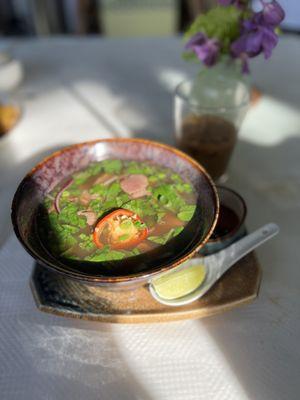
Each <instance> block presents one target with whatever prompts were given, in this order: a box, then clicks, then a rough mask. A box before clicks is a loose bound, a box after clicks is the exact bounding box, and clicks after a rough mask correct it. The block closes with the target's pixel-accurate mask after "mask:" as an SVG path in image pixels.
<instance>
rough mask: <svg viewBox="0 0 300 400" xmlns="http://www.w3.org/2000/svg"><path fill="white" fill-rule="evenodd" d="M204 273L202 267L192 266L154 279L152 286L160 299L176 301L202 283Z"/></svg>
mask: <svg viewBox="0 0 300 400" xmlns="http://www.w3.org/2000/svg"><path fill="white" fill-rule="evenodd" d="M205 271H206V268H205V266H204V265H201V264H196V265H192V266H190V267H188V268H186V269H182V270H179V271H175V272H173V273H170V274H166V275H164V276H162V277H159V278H157V279H154V280H153V281H152V286H153V288H154V289H155V291H156V293H157V294H158V296H160V297H161V298H162V299H166V300H173V299H177V298H180V297H183V296H185V295H187V294H189V293H192V292H193V291H194V290H195V289H197V288H198V287H199V286H200V285H201V283H202V282H203V281H204V278H205Z"/></svg>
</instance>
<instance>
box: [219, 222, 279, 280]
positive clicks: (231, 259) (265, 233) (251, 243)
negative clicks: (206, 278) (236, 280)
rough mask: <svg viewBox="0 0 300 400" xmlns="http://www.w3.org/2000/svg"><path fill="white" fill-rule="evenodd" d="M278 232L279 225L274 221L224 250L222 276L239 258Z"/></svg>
mask: <svg viewBox="0 0 300 400" xmlns="http://www.w3.org/2000/svg"><path fill="white" fill-rule="evenodd" d="M278 232H279V227H278V225H276V224H274V223H270V224H266V225H264V226H262V227H261V228H259V229H257V230H256V231H254V232H252V233H250V234H249V235H247V236H245V237H244V238H242V239H240V240H239V241H237V242H235V243H233V244H232V245H231V246H229V247H227V248H226V249H224V250H222V251H221V252H220V253H219V255H220V258H221V259H222V267H221V271H220V276H221V275H223V274H224V272H225V271H227V270H228V269H229V268H230V267H231V266H232V265H233V264H235V263H236V262H237V261H238V260H240V259H241V258H242V257H244V256H245V255H246V254H248V253H250V251H252V250H254V249H255V248H256V247H257V246H259V245H261V244H262V243H264V242H266V241H267V240H269V239H271V238H272V237H273V236H275V235H277V233H278ZM221 253H223V254H221Z"/></svg>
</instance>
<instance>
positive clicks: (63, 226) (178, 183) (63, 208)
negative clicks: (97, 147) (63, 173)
mask: <svg viewBox="0 0 300 400" xmlns="http://www.w3.org/2000/svg"><path fill="white" fill-rule="evenodd" d="M195 203H196V195H195V192H194V189H193V186H192V185H191V184H190V183H189V182H186V181H184V180H183V179H182V178H181V177H180V175H178V174H176V173H175V172H174V171H173V170H171V169H169V168H165V167H161V166H158V165H156V164H153V163H151V162H136V161H120V160H104V161H101V162H95V163H92V164H90V165H89V166H88V167H87V168H85V169H83V170H81V171H79V172H76V173H74V174H73V175H72V176H70V177H69V178H67V179H65V180H64V181H63V182H61V183H60V184H59V185H57V186H56V187H55V188H54V189H53V190H52V191H51V192H49V193H48V194H47V195H46V198H45V200H44V203H43V212H42V213H41V214H40V215H39V224H38V229H39V233H40V237H41V240H42V242H43V243H44V245H45V246H46V247H47V248H48V249H49V251H50V252H51V253H52V254H53V255H55V256H57V257H63V258H68V259H73V260H85V261H94V262H104V261H112V260H121V259H125V258H128V257H132V256H135V255H139V254H143V253H145V252H148V251H151V250H153V249H155V248H157V247H158V246H162V245H164V244H166V243H167V242H168V241H169V240H170V239H172V238H174V237H175V236H177V235H178V234H180V232H181V231H182V230H183V229H184V227H185V225H186V224H187V223H188V222H189V221H190V220H191V219H192V216H193V214H194V212H195V208H196V206H195Z"/></svg>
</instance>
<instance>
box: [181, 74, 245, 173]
mask: <svg viewBox="0 0 300 400" xmlns="http://www.w3.org/2000/svg"><path fill="white" fill-rule="evenodd" d="M249 100H250V94H249V86H248V85H247V84H246V83H245V82H243V81H242V80H240V79H238V78H235V77H234V76H226V75H222V74H218V73H211V72H208V73H202V74H199V76H198V77H197V79H195V80H187V81H184V82H182V83H180V84H179V85H178V86H177V88H176V90H175V103H174V120H175V134H176V143H177V147H179V148H180V149H181V150H182V151H184V152H186V153H187V154H189V155H190V156H192V157H193V158H195V159H196V160H197V161H199V162H200V164H202V165H203V166H204V167H205V168H206V170H207V171H208V173H209V174H210V175H211V177H212V178H213V179H214V180H219V179H220V178H221V177H223V176H224V175H225V173H226V170H227V167H228V164H229V161H230V158H231V155H232V152H233V149H234V147H235V145H236V142H237V135H238V131H239V128H240V126H241V123H242V121H243V119H244V117H245V115H246V113H247V110H248V107H249Z"/></svg>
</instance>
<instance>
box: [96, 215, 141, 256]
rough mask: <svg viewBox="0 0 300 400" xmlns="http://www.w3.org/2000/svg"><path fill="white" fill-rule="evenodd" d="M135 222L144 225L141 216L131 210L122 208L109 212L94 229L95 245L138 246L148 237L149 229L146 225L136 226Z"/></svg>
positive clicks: (119, 247)
mask: <svg viewBox="0 0 300 400" xmlns="http://www.w3.org/2000/svg"><path fill="white" fill-rule="evenodd" d="M135 222H140V223H141V224H143V225H144V223H143V221H142V220H141V218H140V217H139V216H138V215H136V214H135V213H134V212H132V211H130V210H125V209H123V208H120V209H118V210H116V211H113V212H111V213H109V214H107V215H106V216H105V217H104V218H102V219H101V220H100V221H99V222H98V223H97V225H96V227H95V229H94V234H93V240H94V243H95V245H96V246H97V247H98V248H99V249H101V248H102V247H104V246H105V245H109V246H110V248H111V249H129V248H132V247H135V246H137V245H138V244H139V243H141V242H142V241H143V240H144V239H146V238H147V236H148V229H147V227H146V226H145V225H144V226H143V225H142V226H136V225H137V224H135ZM126 225H127V228H126Z"/></svg>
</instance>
